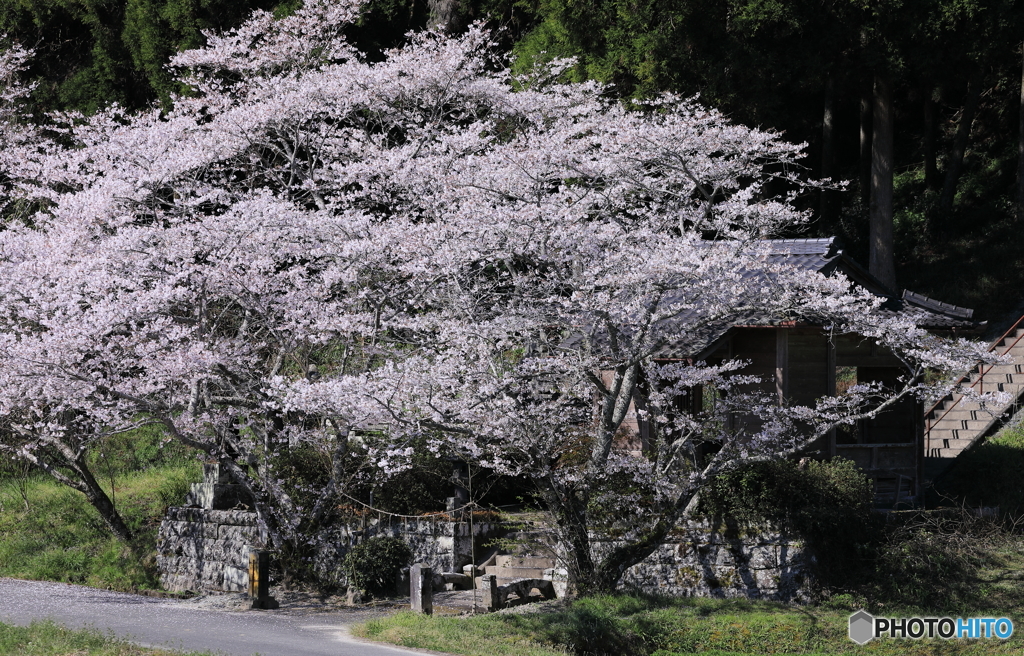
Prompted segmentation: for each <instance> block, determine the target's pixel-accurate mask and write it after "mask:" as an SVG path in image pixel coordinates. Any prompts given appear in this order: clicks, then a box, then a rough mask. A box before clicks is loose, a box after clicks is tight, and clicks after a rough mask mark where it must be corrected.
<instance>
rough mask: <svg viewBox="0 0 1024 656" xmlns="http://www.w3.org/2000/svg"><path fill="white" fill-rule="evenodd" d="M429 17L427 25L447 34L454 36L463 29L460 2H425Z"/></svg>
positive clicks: (463, 17) (456, 0)
mask: <svg viewBox="0 0 1024 656" xmlns="http://www.w3.org/2000/svg"><path fill="white" fill-rule="evenodd" d="M427 8H428V11H429V12H430V17H429V18H428V20H427V25H428V26H429V27H431V28H439V29H440V30H441V31H442V32H445V33H447V34H454V33H456V32H459V31H461V30H462V28H464V27H465V25H464V23H465V15H464V14H465V12H464V11H463V7H462V2H460V0H427Z"/></svg>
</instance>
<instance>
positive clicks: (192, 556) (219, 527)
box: [156, 508, 266, 592]
mask: <svg viewBox="0 0 1024 656" xmlns="http://www.w3.org/2000/svg"><path fill="white" fill-rule="evenodd" d="M265 544H266V535H265V534H264V533H263V532H262V531H261V530H260V528H259V527H258V526H257V522H256V513H252V512H246V511H243V510H210V509H206V508H169V509H168V510H167V515H166V516H165V517H164V520H163V522H161V523H160V531H159V533H158V534H157V542H156V550H157V556H156V562H157V568H158V569H159V571H160V584H161V585H162V586H163V587H164V589H165V590H174V591H179V592H180V591H185V590H192V591H196V592H198V591H200V590H227V591H231V592H241V591H244V590H246V589H247V588H248V585H249V572H248V567H249V552H250V551H251V550H252V549H259V548H262V547H263V546H264V545H265Z"/></svg>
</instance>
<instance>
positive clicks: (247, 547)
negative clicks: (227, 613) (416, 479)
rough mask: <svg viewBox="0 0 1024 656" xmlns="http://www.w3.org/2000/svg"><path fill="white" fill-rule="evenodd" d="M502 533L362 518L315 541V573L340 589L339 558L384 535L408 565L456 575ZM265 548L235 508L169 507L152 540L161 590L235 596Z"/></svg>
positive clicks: (484, 527)
mask: <svg viewBox="0 0 1024 656" xmlns="http://www.w3.org/2000/svg"><path fill="white" fill-rule="evenodd" d="M503 532H504V530H503V528H502V527H501V526H500V525H497V524H488V523H477V524H475V525H474V530H473V536H475V540H474V539H472V538H471V537H470V532H469V524H466V523H461V522H454V521H451V520H450V519H445V518H438V519H432V518H429V517H424V518H409V519H401V518H398V519H394V520H392V521H386V520H385V521H380V520H377V519H372V520H367V521H366V522H365V525H364V523H363V522H362V521H361V520H357V521H354V522H352V523H351V524H349V525H342V526H338V527H335V528H333V529H328V530H326V531H325V532H323V534H322V535H321V536H319V543H320V545H321V546H320V548H319V550H318V553H317V557H316V559H315V562H314V569H315V571H316V572H317V574H318V576H319V577H320V578H321V580H322V581H324V582H329V583H334V584H335V585H338V586H345V585H347V583H348V580H347V578H346V576H345V573H344V571H343V570H342V562H343V561H344V558H345V555H346V554H347V553H348V552H349V550H351V549H352V547H354V546H355V545H357V544H359V543H360V542H362V541H363V540H366V539H369V538H372V537H376V536H389V537H395V538H399V539H401V540H404V541H405V542H406V543H407V544H408V545H409V547H410V548H411V549H412V552H413V561H414V562H419V563H425V564H427V565H429V566H430V567H432V568H434V571H435V572H438V573H441V572H461V571H462V566H463V565H466V564H469V563H470V562H472V555H471V554H472V553H473V552H472V548H473V543H474V542H475V543H476V547H477V548H478V549H479V550H480V551H478V553H482V551H483V543H485V542H487V541H489V540H490V539H491V538H493V537H497V536H499V535H501V534H502V533H503ZM266 545H267V539H266V535H265V534H264V533H262V532H261V531H260V529H259V528H258V526H257V521H256V513H252V512H246V511H241V510H209V509H205V508H170V509H168V511H167V515H166V517H165V518H164V520H163V522H162V523H161V524H160V532H159V534H158V537H157V568H158V569H159V571H160V583H161V584H162V585H163V587H164V589H166V590H174V591H185V590H191V591H197V592H198V591H200V590H226V591H231V592H241V591H244V590H246V589H247V588H248V585H249V573H248V564H249V552H250V551H251V550H253V549H262V548H264V547H265V546H266Z"/></svg>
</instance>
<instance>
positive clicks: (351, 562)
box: [344, 537, 412, 595]
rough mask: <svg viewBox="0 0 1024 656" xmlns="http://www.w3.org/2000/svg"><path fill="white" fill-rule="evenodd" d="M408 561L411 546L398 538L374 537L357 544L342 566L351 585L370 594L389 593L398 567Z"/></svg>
mask: <svg viewBox="0 0 1024 656" xmlns="http://www.w3.org/2000/svg"><path fill="white" fill-rule="evenodd" d="M411 560H412V549H410V548H409V545H407V544H406V543H405V542H403V541H402V540H399V539H398V538H388V537H377V538H370V539H369V540H367V541H366V542H362V543H360V544H357V545H356V546H355V547H354V548H353V549H352V551H350V552H348V555H347V556H345V562H344V568H345V573H346V574H348V577H349V582H350V583H351V585H352V586H353V587H355V588H358V589H360V590H366V591H367V592H369V593H370V594H375V595H381V594H388V593H393V592H394V591H395V587H396V585H395V584H396V579H397V578H398V572H399V570H400V569H401V568H402V567H404V566H406V565H408V564H409V563H410V561H411Z"/></svg>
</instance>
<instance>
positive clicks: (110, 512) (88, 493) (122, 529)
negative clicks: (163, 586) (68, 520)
mask: <svg viewBox="0 0 1024 656" xmlns="http://www.w3.org/2000/svg"><path fill="white" fill-rule="evenodd" d="M75 470H76V471H77V473H78V475H79V477H81V480H82V483H83V485H84V486H83V488H81V491H82V493H83V494H85V498H86V499H88V500H89V503H91V504H92V507H93V508H95V509H96V511H97V512H99V514H100V517H102V518H103V523H104V524H106V525H107V528H109V529H110V532H111V533H113V534H114V535H116V536H117V538H118V539H119V540H121V541H122V542H128V541H130V540H131V539H132V532H131V530H129V528H128V526H127V525H126V524H125V523H124V520H123V519H122V518H121V515H120V514H119V513H118V512H117V508H115V507H114V502H113V501H111V500H110V497H109V496H107V493H106V492H104V491H103V488H102V487H100V484H99V483H98V482H97V481H96V478H95V477H94V476H93V475H92V471H91V470H90V469H89V466H88V464H87V463H86V462H85V454H84V453H83V454H82V455H81V456H79V458H77V459H76V460H75Z"/></svg>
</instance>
